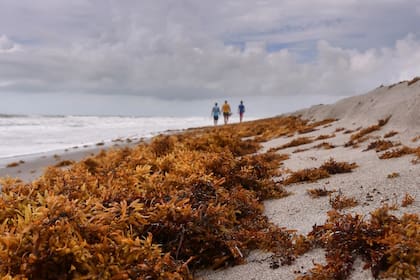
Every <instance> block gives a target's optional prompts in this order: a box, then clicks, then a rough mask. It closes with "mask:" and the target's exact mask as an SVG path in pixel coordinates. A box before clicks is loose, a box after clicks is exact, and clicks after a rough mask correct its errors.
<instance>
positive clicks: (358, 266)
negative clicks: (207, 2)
mask: <svg viewBox="0 0 420 280" xmlns="http://www.w3.org/2000/svg"><path fill="white" fill-rule="evenodd" d="M419 104H420V82H418V83H414V84H412V85H408V82H406V83H402V84H399V85H396V86H393V87H387V88H378V89H376V90H374V91H372V92H370V93H368V94H366V95H361V96H356V97H352V98H349V99H346V100H343V101H339V102H338V103H336V104H332V105H320V106H315V107H312V108H308V109H305V110H301V111H298V112H295V113H293V114H292V115H296V116H301V117H302V118H304V119H310V120H311V121H312V122H316V121H321V120H324V119H334V121H331V122H329V123H328V124H325V125H321V126H318V127H316V128H315V129H314V130H313V131H309V132H305V133H302V134H294V135H285V136H282V137H277V138H275V139H271V140H269V141H266V142H264V143H263V147H262V149H260V151H259V153H265V152H267V151H269V150H272V149H275V150H276V153H278V154H287V155H289V158H288V159H286V160H284V161H283V162H282V164H281V166H280V167H279V168H280V169H279V170H280V174H281V175H280V177H278V178H276V180H277V181H279V182H282V181H284V180H286V179H287V178H288V176H289V175H290V174H291V173H292V172H296V171H298V170H303V169H311V168H317V167H319V166H320V165H322V164H323V163H325V162H327V161H329V160H331V159H333V160H335V161H337V162H348V163H355V164H356V165H357V167H356V168H354V169H353V170H352V172H349V173H344V174H335V175H331V176H330V177H328V178H325V179H320V180H316V181H315V182H302V183H292V184H289V185H287V186H285V188H286V190H287V191H288V192H290V195H289V196H286V197H283V198H280V199H270V200H266V201H264V214H265V215H266V216H267V217H268V219H269V221H270V222H272V223H274V224H275V225H277V226H278V227H280V228H285V229H288V230H293V231H296V233H298V234H303V235H307V234H308V233H309V232H311V230H312V229H313V227H314V226H315V225H322V224H324V223H325V222H326V220H327V219H328V215H327V214H328V212H329V211H330V210H332V207H331V204H330V202H331V197H334V196H335V195H337V194H340V195H342V196H344V197H349V198H354V200H356V201H357V204H356V205H355V206H353V207H349V208H345V209H342V210H341V213H343V214H352V215H355V214H359V215H362V216H363V217H364V219H369V218H370V213H371V212H372V211H374V210H375V209H378V208H380V207H382V206H384V205H389V206H392V207H391V209H392V210H391V214H392V215H395V216H396V217H401V216H402V215H403V214H404V213H412V214H417V215H418V214H419V213H420V201H419V198H420V187H419V186H420V164H418V163H417V162H416V155H415V154H414V153H412V154H407V155H404V156H401V157H392V158H383V159H381V158H380V157H381V156H382V155H384V154H385V153H386V152H387V151H390V150H392V149H398V148H400V147H402V146H406V147H409V148H413V149H415V148H417V147H418V146H419V145H420V113H418V112H417V111H418V108H419V106H417V105H419ZM381 120H386V121H383V122H381ZM378 123H379V125H378ZM384 123H385V124H384ZM375 125H377V126H376V127H375V129H370V130H368V128H369V127H373V126H375ZM363 131H364V132H366V134H365V135H361V136H360V137H359V138H357V137H355V135H356V136H357V134H358V133H360V132H363ZM302 137H305V138H306V140H307V141H308V143H306V144H302V145H296V146H291V147H285V146H287V144H288V143H291V142H292V141H294V140H299V139H302ZM353 138H354V139H353ZM352 139H353V140H352ZM375 141H384V142H385V141H388V142H389V143H391V144H390V145H393V146H392V149H391V148H390V149H386V150H383V151H376V150H375V148H372V147H371V148H369V147H370V145H371V144H372V143H374V142H375ZM327 144H328V145H327ZM282 147H285V148H282ZM110 148H112V146H107V147H101V146H93V147H90V148H80V149H74V150H71V151H62V152H60V153H54V154H51V153H50V154H42V155H37V156H36V157H31V158H25V157H23V158H16V159H15V160H17V161H20V160H22V161H24V162H23V163H21V164H19V165H18V166H16V167H4V166H3V167H2V168H0V176H5V175H8V176H12V177H15V176H17V177H20V178H21V179H22V180H25V181H30V180H33V179H35V178H37V177H38V176H40V175H41V174H42V172H43V169H44V168H45V167H46V166H49V165H55V164H57V163H59V162H60V161H64V160H73V161H79V160H82V159H84V158H86V157H87V156H90V155H95V154H97V153H98V152H100V151H101V150H102V149H110ZM311 189H325V190H327V191H331V192H333V193H332V194H333V195H332V196H324V197H318V198H313V197H311V196H310V195H308V190H311ZM407 195H409V196H411V197H413V198H414V201H413V202H412V203H410V204H408V205H406V206H402V204H403V203H402V202H403V201H404V199H405V198H406V196H407ZM325 253H326V252H325V250H324V249H321V248H318V249H314V250H310V251H309V252H307V253H305V254H303V255H301V256H298V257H297V259H296V260H295V261H294V262H293V263H292V264H290V265H275V266H273V258H272V255H273V254H272V253H270V252H264V251H261V250H254V251H251V252H250V254H249V256H248V257H247V258H246V263H245V264H242V265H236V266H234V267H227V268H223V269H218V270H198V271H196V272H195V274H194V277H195V278H197V279H203V280H204V279H209V280H210V279H223V280H228V279H267V280H269V279H295V278H296V277H298V276H302V275H305V273H307V272H308V271H309V270H310V269H311V268H312V267H313V266H314V264H315V263H318V264H325V261H326V260H325ZM363 266H364V262H363V261H362V259H361V258H359V257H358V258H357V259H356V261H355V263H354V266H353V270H352V272H351V275H350V277H349V278H348V279H354V280H355V279H374V277H373V276H372V274H371V272H370V270H365V269H363ZM417 269H420V268H418V267H417Z"/></svg>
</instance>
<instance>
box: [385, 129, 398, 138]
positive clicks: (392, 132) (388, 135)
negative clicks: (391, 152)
mask: <svg viewBox="0 0 420 280" xmlns="http://www.w3.org/2000/svg"><path fill="white" fill-rule="evenodd" d="M397 134H398V132H397V131H394V130H392V131H390V132H388V133H386V134H385V135H384V138H391V137H392V136H395V135H397Z"/></svg>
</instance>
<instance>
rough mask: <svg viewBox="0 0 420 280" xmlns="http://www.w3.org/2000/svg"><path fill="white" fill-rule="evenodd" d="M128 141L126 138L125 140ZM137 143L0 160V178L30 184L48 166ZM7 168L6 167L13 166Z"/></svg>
mask: <svg viewBox="0 0 420 280" xmlns="http://www.w3.org/2000/svg"><path fill="white" fill-rule="evenodd" d="M127 139H128V138H127ZM139 141H141V140H138V139H137V138H136V140H132V139H130V141H127V140H126V141H121V142H118V143H115V142H110V143H105V144H104V145H90V146H86V147H78V148H74V147H73V148H68V149H60V150H53V151H48V152H41V153H35V154H28V155H20V156H15V157H8V158H1V159H0V178H2V177H11V178H19V179H21V180H22V181H24V182H28V183H29V182H31V181H33V180H35V179H37V178H38V177H40V176H41V175H42V174H43V173H44V170H45V169H46V168H48V167H50V166H55V165H56V164H58V163H60V162H61V161H75V162H77V161H81V160H83V159H84V158H87V157H90V156H94V155H96V154H98V153H99V152H101V151H102V150H106V151H107V150H110V149H114V148H115V149H119V148H124V147H131V146H133V145H137V144H138V143H139ZM15 164H16V166H9V167H8V165H15ZM0 187H1V186H0Z"/></svg>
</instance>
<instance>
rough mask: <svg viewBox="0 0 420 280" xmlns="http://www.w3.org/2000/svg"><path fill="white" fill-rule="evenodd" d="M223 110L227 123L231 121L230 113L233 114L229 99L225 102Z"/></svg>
mask: <svg viewBox="0 0 420 280" xmlns="http://www.w3.org/2000/svg"><path fill="white" fill-rule="evenodd" d="M222 112H223V118H224V120H225V124H227V123H228V121H229V117H230V115H232V112H231V111H230V105H229V103H228V102H227V100H225V104H223V106H222Z"/></svg>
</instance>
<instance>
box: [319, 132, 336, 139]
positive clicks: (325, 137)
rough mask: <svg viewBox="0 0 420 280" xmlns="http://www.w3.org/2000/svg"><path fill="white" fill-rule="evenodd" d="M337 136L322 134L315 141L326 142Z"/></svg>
mask: <svg viewBox="0 0 420 280" xmlns="http://www.w3.org/2000/svg"><path fill="white" fill-rule="evenodd" d="M334 137H335V134H334V133H333V134H321V135H319V136H318V137H316V138H315V140H325V139H329V138H334Z"/></svg>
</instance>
